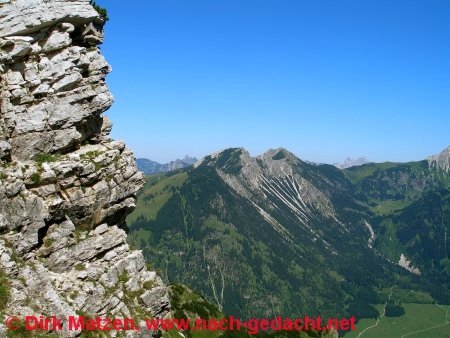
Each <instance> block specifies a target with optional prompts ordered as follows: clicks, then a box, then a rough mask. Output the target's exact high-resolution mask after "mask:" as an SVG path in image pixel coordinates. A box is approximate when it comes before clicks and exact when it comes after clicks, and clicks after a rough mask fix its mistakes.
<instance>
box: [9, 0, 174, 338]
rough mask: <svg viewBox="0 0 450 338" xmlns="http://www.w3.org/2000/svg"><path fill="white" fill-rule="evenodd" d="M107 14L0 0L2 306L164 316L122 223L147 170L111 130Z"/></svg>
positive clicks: (159, 285) (158, 293)
mask: <svg viewBox="0 0 450 338" xmlns="http://www.w3.org/2000/svg"><path fill="white" fill-rule="evenodd" d="M103 24H104V22H103V19H102V17H101V16H100V14H99V13H98V12H97V11H96V10H95V9H94V8H93V7H92V6H91V5H90V3H89V1H88V0H79V1H64V0H0V277H1V276H3V277H2V278H3V279H4V283H3V288H4V289H5V290H7V291H8V292H7V303H6V304H3V306H0V315H1V316H11V315H16V316H20V317H23V316H25V315H43V314H46V315H57V316H59V317H61V318H66V317H67V316H70V315H76V314H78V313H84V314H88V315H89V316H97V315H99V316H121V317H135V318H136V319H143V318H145V317H155V316H159V317H163V316H167V315H170V314H169V307H170V304H169V301H168V295H167V288H166V286H165V285H164V284H163V282H162V281H161V279H160V278H159V277H158V276H157V275H156V273H155V272H152V271H148V270H147V268H146V265H145V262H144V259H143V256H142V254H141V252H139V251H130V249H129V247H128V245H127V243H126V233H125V231H124V230H123V228H124V223H125V217H126V216H127V215H128V213H130V212H131V211H132V210H133V208H134V206H135V200H136V192H137V191H138V190H139V189H140V187H141V186H142V185H143V183H144V178H143V176H142V174H141V173H140V172H138V170H137V168H136V164H135V158H134V156H133V154H132V152H131V151H130V150H129V149H127V148H126V146H125V145H124V144H123V143H122V142H119V141H113V140H111V139H110V138H109V136H108V135H109V132H110V130H111V123H110V122H109V121H108V119H107V118H106V117H105V116H104V115H103V113H104V112H105V111H106V110H107V109H108V108H109V107H110V106H111V104H112V102H113V98H112V96H111V94H110V92H109V91H108V89H107V87H106V84H105V77H106V75H107V74H108V72H109V71H110V67H109V65H108V64H107V63H106V61H105V60H104V58H103V57H102V56H101V54H100V50H99V48H98V47H97V46H98V44H100V43H101V42H102V39H103ZM1 322H2V323H3V320H2V321H1ZM2 325H3V324H1V325H0V336H4V335H5V327H4V326H2ZM61 334H62V335H63V336H64V337H73V336H77V335H79V334H80V332H68V331H67V332H63V333H61ZM138 335H144V336H148V333H131V332H130V333H128V336H130V337H134V336H138ZM112 336H114V333H112Z"/></svg>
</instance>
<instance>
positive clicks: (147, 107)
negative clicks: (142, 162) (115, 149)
mask: <svg viewBox="0 0 450 338" xmlns="http://www.w3.org/2000/svg"><path fill="white" fill-rule="evenodd" d="M97 2H98V3H99V4H100V5H102V6H103V7H106V8H107V9H108V12H109V16H110V21H109V22H108V23H107V25H106V28H105V29H106V31H105V34H106V38H105V43H104V44H103V45H102V47H101V48H102V51H103V54H104V55H105V57H106V59H107V60H108V62H109V63H110V64H111V65H112V68H113V72H112V73H111V74H110V75H109V76H108V84H109V87H110V89H111V91H112V93H113V94H114V96H115V99H116V102H115V104H114V106H113V107H112V108H111V109H110V110H109V111H108V113H107V115H108V116H109V117H110V118H111V120H112V121H113V123H114V128H113V133H112V136H113V137H114V138H118V139H122V140H124V141H126V142H127V144H128V145H129V146H130V147H131V148H132V149H133V150H134V151H135V153H136V155H137V156H138V157H147V158H149V159H152V160H156V161H159V162H167V161H170V160H173V159H176V158H180V157H182V156H184V155H186V154H188V155H192V156H197V157H199V158H200V157H202V156H204V155H207V154H209V153H212V152H215V151H217V150H220V149H224V148H228V147H245V148H246V149H248V150H249V151H250V153H251V154H252V155H258V154H260V153H262V152H264V151H265V150H267V149H268V148H276V147H285V148H287V149H288V150H290V151H292V152H293V153H295V154H296V155H297V156H298V157H300V158H302V159H306V160H310V161H316V162H328V163H331V162H338V161H342V160H344V158H345V157H347V156H350V157H358V156H366V157H367V158H368V159H369V160H372V161H386V160H391V161H408V160H418V159H423V158H425V157H427V156H428V155H430V154H433V153H437V152H439V151H441V150H442V149H444V148H445V147H446V146H447V145H449V144H450V20H449V13H450V1H448V0H420V1H419V0H395V1H394V0H367V1H362V0H189V1H188V0H127V1H117V0H97Z"/></svg>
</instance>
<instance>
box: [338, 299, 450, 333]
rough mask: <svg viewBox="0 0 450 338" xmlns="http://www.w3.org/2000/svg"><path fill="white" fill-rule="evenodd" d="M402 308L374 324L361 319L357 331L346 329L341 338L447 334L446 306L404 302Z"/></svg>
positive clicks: (448, 315)
mask: <svg viewBox="0 0 450 338" xmlns="http://www.w3.org/2000/svg"><path fill="white" fill-rule="evenodd" d="M402 307H403V308H404V309H405V314H404V315H403V316H401V317H382V318H380V320H379V322H378V325H376V326H375V324H376V322H377V321H376V320H374V319H363V320H361V321H359V322H358V324H357V325H356V328H357V330H356V331H355V332H349V333H348V334H346V335H345V338H357V337H360V338H383V337H385V338H395V337H398V338H430V337H433V338H448V337H450V305H438V304H411V303H410V304H407V303H404V304H402ZM383 308H384V305H379V306H378V310H379V311H380V313H383ZM369 327H370V328H369ZM367 328H369V329H367ZM366 329H367V330H366ZM363 331H364V332H363Z"/></svg>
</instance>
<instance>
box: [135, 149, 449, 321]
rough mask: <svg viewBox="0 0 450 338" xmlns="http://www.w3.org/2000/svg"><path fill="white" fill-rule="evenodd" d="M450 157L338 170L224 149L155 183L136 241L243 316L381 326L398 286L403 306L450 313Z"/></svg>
mask: <svg viewBox="0 0 450 338" xmlns="http://www.w3.org/2000/svg"><path fill="white" fill-rule="evenodd" d="M448 150H449V148H447V149H446V150H444V151H443V152H442V153H441V154H439V155H437V156H433V157H430V158H428V159H427V160H423V161H418V162H409V163H391V162H385V163H367V164H363V165H360V166H355V167H350V168H348V169H338V168H336V167H335V166H332V165H326V164H320V165H318V164H311V163H309V162H305V161H302V160H300V159H298V158H297V157H296V156H294V155H293V154H292V153H290V152H289V151H287V150H285V149H282V148H280V149H272V150H269V151H267V152H266V153H264V154H262V155H260V156H257V157H251V156H250V155H249V153H248V152H247V151H246V150H245V149H242V148H232V149H227V150H224V151H221V152H218V153H215V154H213V155H210V156H206V157H205V158H204V159H203V160H201V161H199V162H197V163H196V164H195V165H194V166H192V167H189V168H185V169H180V170H177V171H173V172H171V173H169V174H166V175H158V176H150V177H148V179H147V183H146V186H145V188H144V189H143V190H142V191H141V193H140V195H139V197H138V202H137V208H136V210H135V212H134V213H133V214H131V215H130V217H129V218H128V224H129V231H130V236H129V238H130V243H131V244H132V246H134V247H136V248H140V249H142V250H143V253H144V256H145V257H146V259H147V260H149V261H151V262H152V263H153V264H155V266H156V267H158V268H159V269H160V270H161V273H162V274H163V276H164V278H165V279H166V280H167V281H169V282H183V283H186V284H188V285H190V286H192V287H194V288H195V289H196V290H201V291H202V292H203V293H204V295H205V296H206V297H207V298H208V299H209V300H210V301H211V302H213V303H214V304H216V305H217V307H218V308H219V309H220V310H223V311H225V312H226V313H232V314H233V315H239V316H242V317H251V316H269V315H276V314H283V315H298V314H300V313H304V314H309V315H313V314H317V313H320V314H321V315H323V316H326V315H330V316H331V315H334V316H337V315H343V316H344V315H347V316H350V315H356V316H357V317H358V318H364V317H365V318H376V317H377V316H378V315H379V311H378V310H377V309H376V307H375V306H374V305H376V304H379V303H383V302H385V301H386V299H387V298H388V294H389V291H390V290H392V288H395V289H396V290H397V291H396V293H395V294H394V298H393V299H396V300H397V301H398V302H402V301H405V300H408V301H417V302H432V301H437V302H441V303H449V302H450V288H449V285H448V280H449V279H450V261H449V259H448V247H449V246H450V243H449V240H448V236H447V233H448V230H449V227H450V209H449V207H448V206H449V205H450V203H449V202H450V190H449V189H450V175H449V169H448V168H449V161H450V156H449V151H448ZM406 295H407V296H406Z"/></svg>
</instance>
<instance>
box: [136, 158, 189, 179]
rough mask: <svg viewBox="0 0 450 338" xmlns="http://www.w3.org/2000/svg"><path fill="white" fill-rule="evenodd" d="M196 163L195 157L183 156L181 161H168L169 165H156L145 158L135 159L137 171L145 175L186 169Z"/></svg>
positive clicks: (156, 163)
mask: <svg viewBox="0 0 450 338" xmlns="http://www.w3.org/2000/svg"><path fill="white" fill-rule="evenodd" d="M195 162H197V159H196V158H195V157H189V156H187V155H186V156H185V157H183V158H182V159H176V160H175V161H170V162H169V163H164V164H161V163H158V162H155V161H152V160H149V159H146V158H138V159H136V163H137V167H138V169H139V171H142V172H143V173H144V174H146V175H152V174H160V173H168V172H170V171H173V170H176V169H181V168H185V167H188V166H190V165H192V164H194V163H195Z"/></svg>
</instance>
